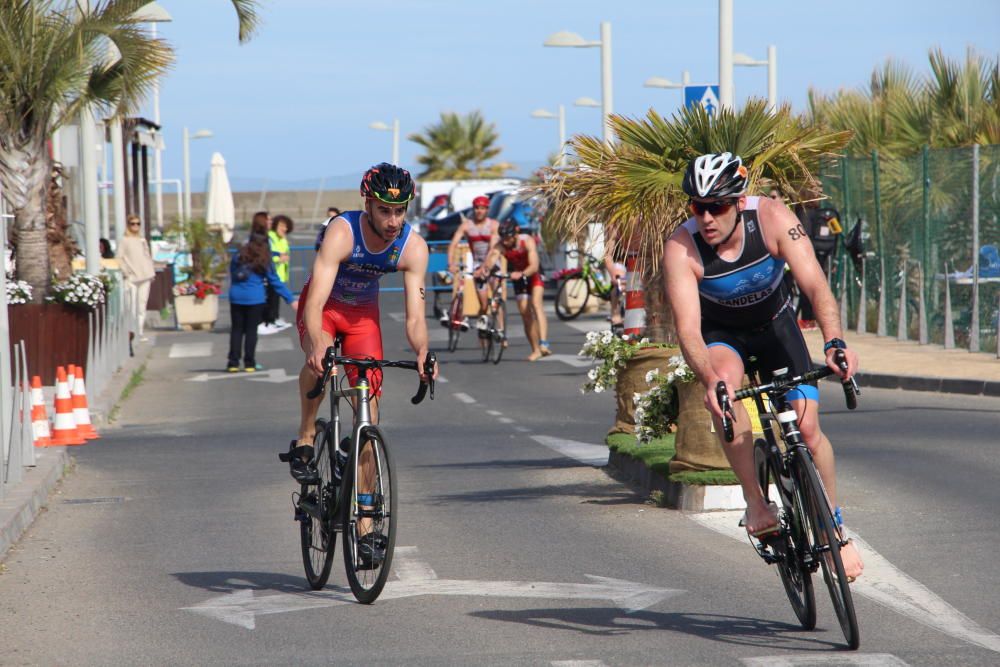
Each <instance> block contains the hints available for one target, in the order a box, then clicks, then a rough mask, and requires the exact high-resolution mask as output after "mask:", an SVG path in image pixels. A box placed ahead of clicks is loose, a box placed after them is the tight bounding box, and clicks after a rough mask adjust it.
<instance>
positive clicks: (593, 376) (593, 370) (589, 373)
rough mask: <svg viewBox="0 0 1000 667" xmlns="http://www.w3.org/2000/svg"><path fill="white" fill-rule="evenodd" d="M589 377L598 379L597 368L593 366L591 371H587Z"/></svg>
mask: <svg viewBox="0 0 1000 667" xmlns="http://www.w3.org/2000/svg"><path fill="white" fill-rule="evenodd" d="M587 378H589V379H590V380H592V381H593V380H596V379H597V369H596V368H591V369H590V370H589V371H587Z"/></svg>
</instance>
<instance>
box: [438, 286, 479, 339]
mask: <svg viewBox="0 0 1000 667" xmlns="http://www.w3.org/2000/svg"><path fill="white" fill-rule="evenodd" d="M467 275H472V274H471V273H467V272H465V271H459V272H458V273H456V274H454V280H457V281H459V282H458V287H457V289H456V290H455V293H454V295H453V296H452V297H451V304H449V306H448V313H447V315H448V320H447V323H445V321H444V320H442V322H441V323H442V324H444V325H445V326H446V327H448V351H449V352H454V351H455V350H457V349H458V337H459V335H461V333H462V332H463V331H468V330H469V322H468V320H466V319H465V296H464V291H465V277H466V276H467Z"/></svg>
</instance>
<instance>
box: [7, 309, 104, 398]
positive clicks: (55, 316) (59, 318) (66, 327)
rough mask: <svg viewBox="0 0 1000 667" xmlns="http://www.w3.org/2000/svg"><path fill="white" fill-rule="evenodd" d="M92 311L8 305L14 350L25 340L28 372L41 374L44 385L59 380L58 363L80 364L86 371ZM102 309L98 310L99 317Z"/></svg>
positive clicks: (11, 343) (61, 364) (11, 340)
mask: <svg viewBox="0 0 1000 667" xmlns="http://www.w3.org/2000/svg"><path fill="white" fill-rule="evenodd" d="M89 312H90V311H88V310H86V309H84V308H76V307H74V306H66V305H63V304H61V303H26V304H19V305H16V306H8V307H7V317H8V321H9V323H10V345H11V350H13V348H14V345H16V344H17V342H18V341H21V340H23V341H24V348H25V352H26V354H27V356H28V372H29V373H30V374H31V375H38V376H39V377H41V378H42V384H46V385H48V384H54V383H55V377H56V367H57V366H66V365H67V364H76V365H77V366H83V368H84V373H86V372H87V338H88V335H89V332H90V329H89V326H90V325H89V322H88V317H87V315H88V313H89ZM100 312H101V311H100V309H98V311H97V314H98V316H100Z"/></svg>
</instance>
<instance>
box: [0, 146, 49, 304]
mask: <svg viewBox="0 0 1000 667" xmlns="http://www.w3.org/2000/svg"><path fill="white" fill-rule="evenodd" d="M48 178H49V158H48V154H47V153H46V151H45V142H44V140H43V141H39V142H37V143H28V144H26V145H24V146H10V145H8V144H0V181H2V183H3V195H4V199H6V200H7V203H8V204H10V207H11V210H12V212H13V214H14V236H13V239H12V240H14V242H15V243H16V244H17V245H16V252H15V257H16V261H17V277H18V279H20V280H24V281H27V283H28V284H29V285H31V288H32V301H33V302H34V303H42V299H43V298H44V297H45V295H46V294H47V293H48V287H49V252H48V239H47V230H46V225H45V213H44V208H43V207H44V203H45V192H46V186H47V184H48Z"/></svg>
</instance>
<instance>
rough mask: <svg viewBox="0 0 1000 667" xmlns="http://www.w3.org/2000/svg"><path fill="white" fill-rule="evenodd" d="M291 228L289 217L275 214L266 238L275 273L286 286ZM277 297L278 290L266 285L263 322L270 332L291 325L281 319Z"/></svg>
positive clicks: (292, 223) (291, 223)
mask: <svg viewBox="0 0 1000 667" xmlns="http://www.w3.org/2000/svg"><path fill="white" fill-rule="evenodd" d="M293 229H295V223H294V222H293V221H292V219H291V218H289V217H288V216H287V215H276V216H274V218H273V219H272V220H271V231H269V232H268V233H267V237H268V240H269V242H270V244H271V259H272V261H274V270H275V273H277V274H278V277H279V278H281V282H283V283H285V286H286V287H287V286H288V285H290V283H289V281H288V279H289V277H290V275H291V271H290V269H289V260H290V259H291V252H290V248H289V244H288V235H289V234H291V233H292V230H293ZM278 299H279V297H278V292H277V291H276V290H274V289H271V287H270V286H268V290H267V313H266V314H265V316H264V322H265V323H266V324H267V326H268V327H269V328H271V329H273V330H274V331H273V332H270V333H276V332H278V331H281V330H283V329H287V328H288V327H290V326H292V325H291V324H289V323H288V322H286V321H285V320H283V319H281V316H280V312H279V306H280V303H281V302H280V301H279V300H278Z"/></svg>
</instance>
